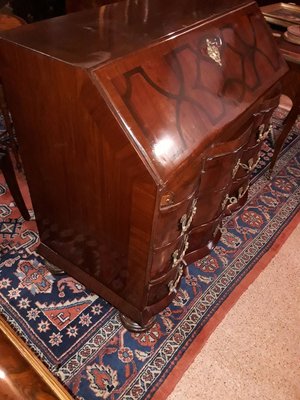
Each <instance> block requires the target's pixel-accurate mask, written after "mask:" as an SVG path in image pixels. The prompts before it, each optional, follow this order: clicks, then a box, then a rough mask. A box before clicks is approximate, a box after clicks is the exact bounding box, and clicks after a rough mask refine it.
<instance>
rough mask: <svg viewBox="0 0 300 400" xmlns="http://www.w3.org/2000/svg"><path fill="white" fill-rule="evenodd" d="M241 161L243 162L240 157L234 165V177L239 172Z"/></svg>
mask: <svg viewBox="0 0 300 400" xmlns="http://www.w3.org/2000/svg"><path fill="white" fill-rule="evenodd" d="M240 163H241V159H240V158H239V159H238V160H237V163H236V164H235V166H234V167H233V170H232V179H233V178H234V177H235V176H236V173H237V172H238V169H239V167H240Z"/></svg>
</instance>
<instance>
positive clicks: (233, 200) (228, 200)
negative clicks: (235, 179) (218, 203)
mask: <svg viewBox="0 0 300 400" xmlns="http://www.w3.org/2000/svg"><path fill="white" fill-rule="evenodd" d="M248 189H249V185H247V186H246V187H245V189H244V188H243V187H240V188H239V191H238V197H235V196H232V197H230V196H229V194H228V193H227V194H226V197H225V199H224V200H223V203H222V210H224V208H225V207H226V205H227V204H228V203H229V204H230V205H232V204H236V203H237V202H238V201H239V200H240V199H241V198H242V197H244V195H245V194H246V192H247V190H248Z"/></svg>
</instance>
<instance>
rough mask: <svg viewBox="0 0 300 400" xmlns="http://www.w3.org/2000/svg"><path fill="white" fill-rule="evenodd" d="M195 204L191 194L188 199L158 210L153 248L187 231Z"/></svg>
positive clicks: (159, 246)
mask: <svg viewBox="0 0 300 400" xmlns="http://www.w3.org/2000/svg"><path fill="white" fill-rule="evenodd" d="M196 204H197V200H196V198H195V194H193V195H192V196H191V197H190V198H189V199H188V200H186V201H184V202H182V203H180V204H175V205H174V206H171V207H168V208H165V209H163V210H161V211H160V212H159V214H158V216H157V219H156V223H155V227H154V230H155V234H154V239H153V243H154V244H153V247H154V248H161V247H164V246H166V245H168V244H169V243H171V242H173V241H174V240H176V239H178V238H179V237H180V236H181V235H184V234H185V233H186V232H187V231H188V229H189V227H190V225H191V222H192V220H193V218H194V214H195V212H196V207H197V206H196Z"/></svg>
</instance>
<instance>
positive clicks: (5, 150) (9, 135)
mask: <svg viewBox="0 0 300 400" xmlns="http://www.w3.org/2000/svg"><path fill="white" fill-rule="evenodd" d="M23 24H24V21H23V20H21V19H20V18H18V17H16V16H13V15H6V14H1V13H0V31H7V30H10V29H13V28H16V27H18V26H21V25H23ZM0 113H1V114H2V115H3V119H4V123H5V130H4V131H0V170H1V171H2V172H3V175H4V178H5V180H6V183H7V186H8V188H9V191H10V192H11V195H12V197H13V199H14V201H15V203H16V206H17V207H18V209H19V210H20V212H21V214H22V217H23V218H24V219H26V220H29V219H30V215H29V213H28V210H27V207H26V205H25V203H24V199H23V196H22V193H21V191H20V188H19V185H18V182H17V179H16V174H15V171H14V167H13V163H12V160H11V156H10V150H12V151H13V153H14V155H15V158H16V162H17V165H18V167H20V159H19V152H18V144H17V141H16V137H15V132H14V129H13V126H12V121H11V117H10V113H9V110H8V108H7V104H6V99H5V95H4V91H3V86H2V82H1V77H0Z"/></svg>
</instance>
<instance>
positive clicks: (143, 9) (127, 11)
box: [0, 0, 254, 68]
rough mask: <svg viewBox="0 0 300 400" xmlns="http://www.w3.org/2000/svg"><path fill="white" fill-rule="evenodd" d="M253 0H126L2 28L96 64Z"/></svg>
mask: <svg viewBox="0 0 300 400" xmlns="http://www.w3.org/2000/svg"><path fill="white" fill-rule="evenodd" d="M251 3H254V2H253V1H249V0H230V1H228V0H210V1H206V0H205V1H204V0H185V1H182V0H172V1H171V0H164V1H163V2H162V1H161V0H138V1H120V2H118V3H115V4H111V5H106V6H102V7H98V8H94V9H90V10H86V11H82V12H79V13H73V14H68V15H65V16H62V17H58V18H52V19H49V20H46V21H41V22H37V23H34V24H30V25H27V26H24V27H22V28H17V29H14V30H13V31H9V32H5V33H1V35H0V37H3V38H5V39H7V40H9V41H13V42H15V43H17V44H19V45H21V46H24V47H27V48H31V49H33V50H35V51H37V52H40V53H43V54H47V55H49V56H51V57H54V58H57V59H60V60H62V61H64V62H67V63H70V64H77V65H81V66H83V67H85V68H89V67H95V66H97V65H100V64H102V63H105V62H107V61H109V60H112V59H115V58H118V57H122V56H124V55H126V54H128V53H130V52H132V51H134V50H136V49H139V48H143V47H147V46H150V45H152V44H153V43H154V42H156V41H158V40H161V39H163V38H164V39H168V38H171V37H173V36H175V35H177V34H179V33H180V32H182V31H184V30H185V29H187V27H190V26H193V25H197V24H199V23H200V24H204V23H205V22H206V21H207V20H211V19H213V18H214V17H217V16H219V15H222V14H226V13H229V12H230V11H231V10H233V9H237V8H239V7H241V8H242V7H243V6H244V5H245V4H251Z"/></svg>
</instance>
